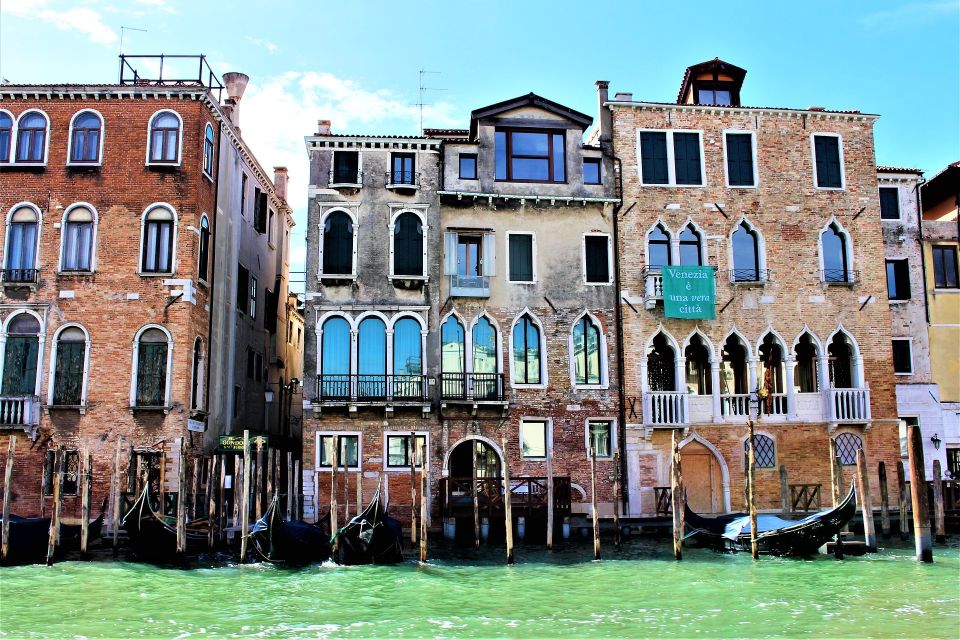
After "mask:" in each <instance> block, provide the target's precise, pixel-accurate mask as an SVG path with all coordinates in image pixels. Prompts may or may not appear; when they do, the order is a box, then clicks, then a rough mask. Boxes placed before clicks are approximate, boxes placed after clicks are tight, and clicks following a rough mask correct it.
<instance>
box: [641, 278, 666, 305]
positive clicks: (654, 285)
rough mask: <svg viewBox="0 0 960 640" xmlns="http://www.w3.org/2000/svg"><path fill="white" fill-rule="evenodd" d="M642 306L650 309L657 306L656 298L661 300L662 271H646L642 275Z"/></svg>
mask: <svg viewBox="0 0 960 640" xmlns="http://www.w3.org/2000/svg"><path fill="white" fill-rule="evenodd" d="M643 299H644V306H645V307H646V308H647V309H652V308H654V307H655V306H657V300H663V273H662V272H660V271H646V272H645V275H644V293H643Z"/></svg>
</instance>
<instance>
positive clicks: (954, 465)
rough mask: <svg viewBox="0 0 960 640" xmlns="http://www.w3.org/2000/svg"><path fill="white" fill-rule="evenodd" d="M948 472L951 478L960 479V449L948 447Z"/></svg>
mask: <svg viewBox="0 0 960 640" xmlns="http://www.w3.org/2000/svg"><path fill="white" fill-rule="evenodd" d="M947 471H948V472H949V473H950V477H951V478H954V479H956V478H960V449H955V448H951V447H947Z"/></svg>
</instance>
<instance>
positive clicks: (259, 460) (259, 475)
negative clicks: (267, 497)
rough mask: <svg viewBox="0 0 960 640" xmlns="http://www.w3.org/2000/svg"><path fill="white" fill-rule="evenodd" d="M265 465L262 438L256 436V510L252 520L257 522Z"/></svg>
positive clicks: (261, 508)
mask: <svg viewBox="0 0 960 640" xmlns="http://www.w3.org/2000/svg"><path fill="white" fill-rule="evenodd" d="M266 473H267V465H266V464H265V460H264V459H263V436H257V483H256V491H257V494H256V497H255V498H254V503H255V505H256V510H255V511H254V512H253V515H254V520H259V519H260V516H262V515H263V482H264V480H265V479H266V478H265V476H266Z"/></svg>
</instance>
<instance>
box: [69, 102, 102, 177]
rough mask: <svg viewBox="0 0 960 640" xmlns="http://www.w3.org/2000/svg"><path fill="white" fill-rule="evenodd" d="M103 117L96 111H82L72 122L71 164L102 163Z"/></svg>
mask: <svg viewBox="0 0 960 640" xmlns="http://www.w3.org/2000/svg"><path fill="white" fill-rule="evenodd" d="M102 145H103V119H102V118H101V117H100V116H99V114H97V113H96V112H95V111H81V112H80V113H78V114H76V115H75V116H73V120H71V122H70V156H69V157H70V164H86V165H97V164H100V162H101V159H100V152H101V149H102V148H103V146H102Z"/></svg>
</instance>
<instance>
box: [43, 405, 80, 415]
mask: <svg viewBox="0 0 960 640" xmlns="http://www.w3.org/2000/svg"><path fill="white" fill-rule="evenodd" d="M42 408H43V412H44V413H45V414H47V415H50V412H51V411H76V412H78V413H79V414H80V415H85V414H86V413H87V405H86V403H84V404H45V405H43V407H42Z"/></svg>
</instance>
